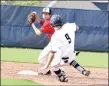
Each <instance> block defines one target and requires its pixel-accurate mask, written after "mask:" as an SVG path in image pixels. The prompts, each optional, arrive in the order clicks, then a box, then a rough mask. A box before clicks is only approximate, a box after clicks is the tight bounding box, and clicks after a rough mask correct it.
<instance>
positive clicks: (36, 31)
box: [32, 23, 41, 35]
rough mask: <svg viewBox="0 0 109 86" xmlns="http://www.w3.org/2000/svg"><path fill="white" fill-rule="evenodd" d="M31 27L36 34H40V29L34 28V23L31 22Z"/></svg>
mask: <svg viewBox="0 0 109 86" xmlns="http://www.w3.org/2000/svg"><path fill="white" fill-rule="evenodd" d="M32 27H33V29H34V31H35V33H36V34H37V35H41V31H40V30H39V29H38V28H36V26H35V24H34V23H32Z"/></svg>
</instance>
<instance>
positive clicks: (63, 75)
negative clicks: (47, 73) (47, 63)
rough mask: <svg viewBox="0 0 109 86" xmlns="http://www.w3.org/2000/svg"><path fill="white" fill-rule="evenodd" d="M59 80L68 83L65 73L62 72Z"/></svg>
mask: <svg viewBox="0 0 109 86" xmlns="http://www.w3.org/2000/svg"><path fill="white" fill-rule="evenodd" d="M58 80H59V81H61V82H68V79H67V77H66V75H65V72H62V73H61V74H59V75H58Z"/></svg>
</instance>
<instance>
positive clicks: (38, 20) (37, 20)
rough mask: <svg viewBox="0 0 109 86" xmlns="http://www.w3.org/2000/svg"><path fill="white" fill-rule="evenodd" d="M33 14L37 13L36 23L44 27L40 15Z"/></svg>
mask: <svg viewBox="0 0 109 86" xmlns="http://www.w3.org/2000/svg"><path fill="white" fill-rule="evenodd" d="M33 13H35V16H36V22H38V23H39V24H40V25H41V26H42V25H43V24H44V21H43V20H42V19H40V17H39V15H38V14H37V13H36V12H33Z"/></svg>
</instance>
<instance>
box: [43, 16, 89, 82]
mask: <svg viewBox="0 0 109 86" xmlns="http://www.w3.org/2000/svg"><path fill="white" fill-rule="evenodd" d="M51 26H52V27H53V28H54V29H55V32H54V34H53V35H52V37H51V41H50V45H51V49H50V53H49V59H48V61H47V64H46V65H45V66H44V67H43V69H46V68H48V67H49V66H51V67H55V70H54V72H55V74H56V75H57V76H58V78H59V80H60V81H63V82H67V81H68V79H67V78H66V76H65V73H64V75H63V72H61V69H59V68H58V70H56V67H57V66H58V65H60V63H61V62H62V61H63V62H64V63H69V65H71V66H73V67H75V68H77V69H79V70H81V73H83V74H86V73H87V75H89V74H90V71H87V72H86V70H85V69H84V68H82V67H81V66H80V65H79V64H78V63H77V62H76V61H75V60H74V59H75V54H73V53H75V52H74V51H75V50H74V42H75V31H76V30H77V29H79V28H78V26H77V25H76V24H75V23H66V24H62V20H61V17H60V16H59V15H53V16H52V17H51Z"/></svg>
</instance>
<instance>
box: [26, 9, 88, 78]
mask: <svg viewBox="0 0 109 86" xmlns="http://www.w3.org/2000/svg"><path fill="white" fill-rule="evenodd" d="M33 14H34V15H33ZM31 15H33V17H32V18H30V16H31ZM42 15H43V18H44V21H43V20H41V19H40V18H39V16H38V14H37V13H36V12H32V14H30V15H29V18H28V22H29V24H30V25H31V26H32V27H33V29H34V31H35V32H36V34H37V35H41V33H45V34H47V35H48V39H49V40H50V39H51V37H52V35H53V33H54V31H55V30H54V28H53V27H51V25H50V18H51V16H52V11H51V9H50V8H44V9H43V11H42ZM31 20H32V21H31ZM35 21H37V22H38V23H40V24H41V25H42V27H41V29H40V30H39V29H37V28H36V26H35V25H34V22H35ZM50 47H51V45H50V43H49V44H48V45H47V46H46V47H45V48H44V49H43V50H42V52H41V54H40V56H39V58H38V62H39V63H40V64H41V65H42V66H44V65H45V64H46V63H47V55H48V54H49V52H50ZM72 54H73V53H72ZM76 54H78V52H77V53H76ZM75 63H77V62H76V61H75V60H74V62H73V64H74V65H73V66H74V67H75V68H76V69H77V70H78V71H80V72H82V71H83V69H84V68H82V67H81V66H80V65H79V64H78V63H77V64H78V65H79V67H76V66H75ZM84 71H85V73H82V74H84V75H85V76H87V72H88V71H87V70H85V69H84ZM47 74H51V71H50V70H48V71H47V72H46V73H45V75H47Z"/></svg>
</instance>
